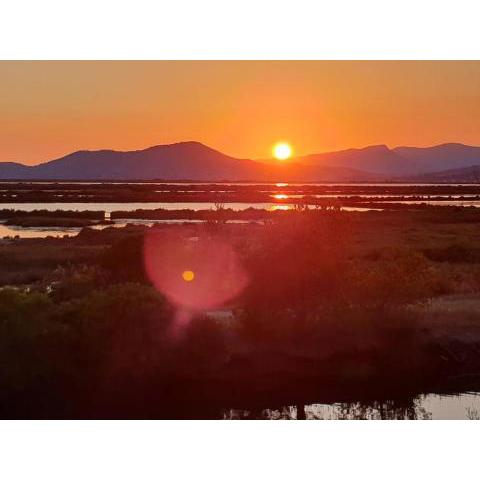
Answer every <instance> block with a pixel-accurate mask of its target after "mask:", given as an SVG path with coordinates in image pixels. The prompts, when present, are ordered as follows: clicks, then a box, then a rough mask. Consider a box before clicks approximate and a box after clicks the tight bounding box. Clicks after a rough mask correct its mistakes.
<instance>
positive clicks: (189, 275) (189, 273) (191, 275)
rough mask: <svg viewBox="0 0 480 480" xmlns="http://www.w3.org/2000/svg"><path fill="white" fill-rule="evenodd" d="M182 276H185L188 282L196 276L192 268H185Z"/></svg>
mask: <svg viewBox="0 0 480 480" xmlns="http://www.w3.org/2000/svg"><path fill="white" fill-rule="evenodd" d="M182 278H183V279H184V280H185V281H186V282H191V281H192V280H193V279H194V278H195V274H194V273H193V272H192V271H191V270H185V271H184V272H183V273H182Z"/></svg>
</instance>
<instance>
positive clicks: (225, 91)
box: [0, 61, 480, 164]
mask: <svg viewBox="0 0 480 480" xmlns="http://www.w3.org/2000/svg"><path fill="white" fill-rule="evenodd" d="M479 84H480V61H238V62H236V61H225V62H222V61H123V62H122V61H78V62H75V61H17V62H15V61H2V62H0V91H1V92H2V93H0V101H1V104H2V108H1V109H0V110H1V111H0V125H1V127H2V128H0V161H18V162H21V163H25V164H35V163H38V162H42V161H46V160H52V159H55V158H59V157H61V156H63V155H66V154H68V153H71V152H74V151H76V150H97V149H114V150H137V149H142V148H146V147H150V146H153V145H159V144H168V143H175V142H181V141H189V140H195V141H199V142H202V143H204V144H206V145H208V146H210V147H212V148H214V149H216V150H219V151H221V152H222V153H225V154H227V155H230V156H232V157H235V158H244V159H253V160H255V159H266V158H271V146H272V144H273V143H274V142H276V141H278V139H279V138H288V141H289V142H291V144H292V145H294V146H295V156H302V155H308V154H312V153H321V152H329V151H335V150H342V149H348V148H361V147H365V146H368V145H378V144H386V145H388V146H389V147H396V146H403V145H408V146H432V145H436V144H440V143H447V142H461V143H466V144H470V145H479V144H480V127H479V125H480V90H479V89H478V85H479Z"/></svg>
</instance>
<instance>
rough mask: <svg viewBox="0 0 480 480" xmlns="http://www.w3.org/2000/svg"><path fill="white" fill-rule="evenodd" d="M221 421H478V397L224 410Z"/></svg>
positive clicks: (431, 397) (479, 399)
mask: <svg viewBox="0 0 480 480" xmlns="http://www.w3.org/2000/svg"><path fill="white" fill-rule="evenodd" d="M221 418H223V419H224V420H432V419H433V420H480V394H478V393H472V392H469V393H462V394H458V395H436V394H429V395H420V396H418V397H414V398H410V399H400V400H398V399H397V400H384V401H370V402H360V401H358V402H348V403H334V404H322V403H313V404H309V405H304V404H298V405H288V406H282V407H278V408H266V409H251V410H245V409H233V408H230V409H225V410H223V411H222V412H221Z"/></svg>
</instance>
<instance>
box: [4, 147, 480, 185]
mask: <svg viewBox="0 0 480 480" xmlns="http://www.w3.org/2000/svg"><path fill="white" fill-rule="evenodd" d="M479 174H480V147H474V146H469V145H463V144H460V143H447V144H442V145H437V146H433V147H422V148H420V147H396V148H393V149H390V148H388V147H387V146H386V145H374V146H369V147H365V148H358V149H348V150H341V151H336V152H327V153H318V154H312V155H305V156H299V157H295V158H292V159H290V160H289V161H287V162H276V161H275V162H272V160H249V159H238V158H234V157H231V156H228V155H225V154H223V153H221V152H219V151H217V150H214V149H213V148H210V147H208V146H206V145H203V144H202V143H199V142H181V143H174V144H171V145H157V146H154V147H150V148H146V149H144V150H134V151H126V152H121V151H114V150H96V151H87V150H81V151H77V152H74V153H71V154H68V155H66V156H64V157H61V158H58V159H55V160H51V161H47V162H45V163H40V164H38V165H33V166H28V165H23V164H21V163H15V162H3V163H2V162H0V179H3V180H7V179H8V180H169V181H172V180H192V181H194V180H195V181H305V182H307V181H308V182H313V181H317V182H318V181H325V182H329V181H330V182H331V181H387V180H398V181H402V180H409V181H426V182H428V181H456V182H462V181H472V179H473V178H478V175H479Z"/></svg>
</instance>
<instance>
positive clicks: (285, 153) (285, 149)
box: [273, 142, 292, 160]
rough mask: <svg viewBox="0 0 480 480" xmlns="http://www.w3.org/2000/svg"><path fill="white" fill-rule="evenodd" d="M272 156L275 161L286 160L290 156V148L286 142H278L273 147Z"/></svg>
mask: <svg viewBox="0 0 480 480" xmlns="http://www.w3.org/2000/svg"><path fill="white" fill-rule="evenodd" d="M273 156H274V157H275V158H276V159H277V160H287V159H288V158H290V157H291V156H292V147H291V146H290V145H289V144H288V143H286V142H279V143H277V144H275V146H274V147H273Z"/></svg>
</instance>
